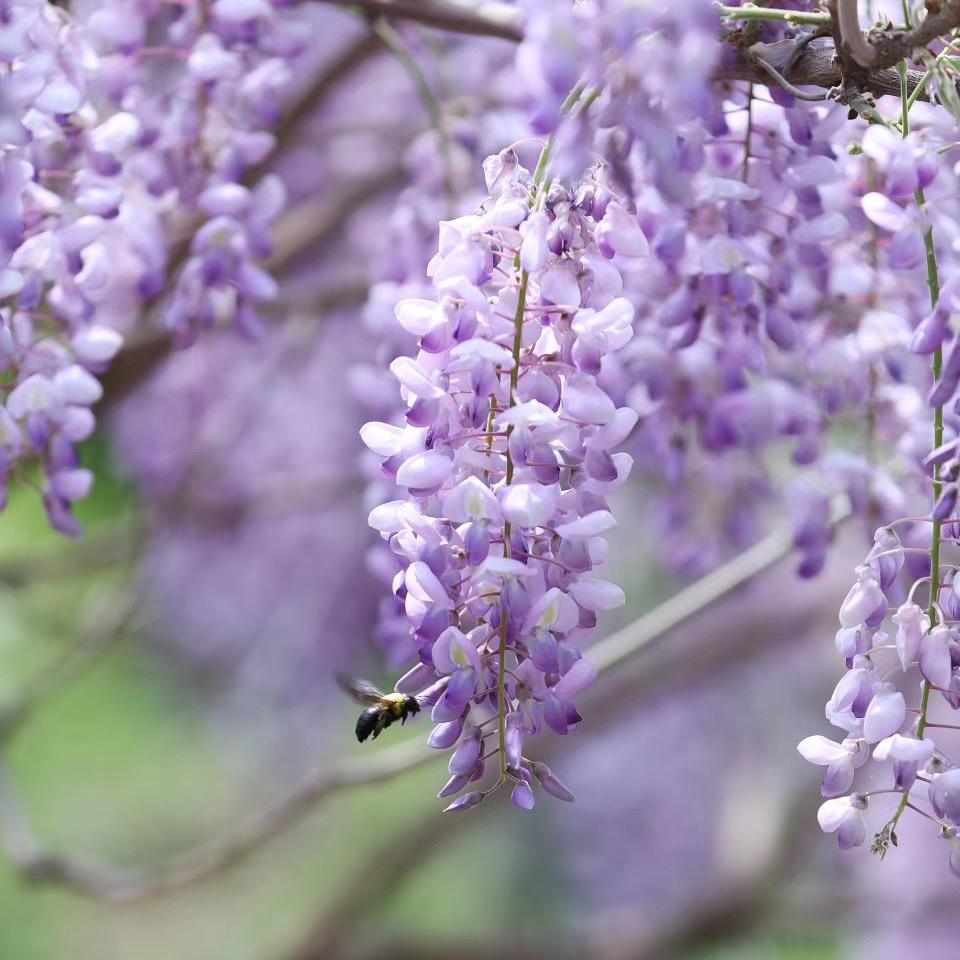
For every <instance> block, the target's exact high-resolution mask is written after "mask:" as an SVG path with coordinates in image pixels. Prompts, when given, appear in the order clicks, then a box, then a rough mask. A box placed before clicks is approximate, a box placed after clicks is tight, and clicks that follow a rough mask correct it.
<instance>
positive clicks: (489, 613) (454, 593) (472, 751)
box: [361, 149, 646, 809]
mask: <svg viewBox="0 0 960 960" xmlns="http://www.w3.org/2000/svg"><path fill="white" fill-rule="evenodd" d="M484 171H485V174H486V179H487V185H488V188H489V190H490V196H489V198H488V199H487V200H486V202H485V203H484V205H483V206H482V208H481V209H480V212H478V213H477V214H475V215H471V216H467V217H461V218H459V219H456V220H452V221H448V222H445V223H443V224H442V225H441V233H440V243H439V251H438V253H437V254H436V256H434V257H433V259H432V260H431V262H430V264H429V268H428V272H429V275H430V276H431V278H432V280H433V283H434V288H435V290H436V294H437V299H436V300H427V299H414V300H404V301H402V302H401V303H400V304H399V305H398V306H397V310H396V315H397V320H398V322H399V323H400V325H401V326H402V327H403V328H404V329H406V330H407V331H409V332H411V333H413V334H415V335H416V336H417V337H418V338H419V344H420V350H419V352H418V354H417V355H416V356H415V357H399V358H397V359H396V360H394V361H393V363H392V364H391V370H392V371H393V373H394V375H395V376H396V378H397V380H398V381H399V382H400V385H401V390H402V394H403V397H404V400H405V403H406V413H405V422H404V423H403V425H394V424H387V423H369V424H367V425H366V426H365V427H364V428H363V430H362V431H361V435H362V437H363V440H364V442H365V443H366V444H367V446H368V447H370V449H372V450H373V451H374V452H376V453H377V454H379V455H380V456H381V457H383V458H384V461H383V468H384V471H385V472H387V473H388V474H389V475H390V476H392V477H393V478H394V480H395V482H396V484H397V486H398V487H400V488H402V489H404V490H405V491H406V492H407V494H408V498H407V499H405V500H394V501H392V502H390V503H386V504H383V505H381V506H379V507H377V508H375V509H374V510H373V512H372V513H371V516H370V523H371V525H372V526H373V527H374V528H375V529H377V530H378V531H379V532H380V533H381V535H382V536H383V537H384V539H385V540H387V541H388V543H389V546H390V548H391V550H392V551H393V553H394V554H395V556H396V558H397V560H398V561H399V564H400V568H401V569H400V570H399V572H398V573H397V575H396V578H395V581H394V592H395V594H396V596H397V597H398V598H399V599H400V600H401V601H402V602H403V604H404V608H405V613H406V616H407V618H408V621H409V628H410V636H411V637H412V639H413V643H414V645H415V647H416V650H417V652H418V654H419V659H420V663H419V664H418V665H417V666H416V667H414V668H413V670H411V671H410V672H409V673H408V674H407V675H406V676H405V677H404V678H402V679H401V680H400V681H399V683H398V684H397V689H398V690H403V691H406V692H418V691H421V690H423V688H425V687H428V686H429V687H430V689H429V690H428V691H427V692H426V693H425V694H423V695H422V696H421V699H422V700H423V701H425V702H427V703H429V704H431V705H432V718H433V720H434V721H435V723H436V724H437V726H436V727H435V729H434V731H433V733H432V734H431V735H430V743H431V745H433V746H435V747H438V748H444V749H447V748H450V747H454V746H455V749H454V751H453V753H452V755H451V759H450V774H451V779H450V781H449V782H448V783H447V784H446V786H445V787H444V788H443V790H442V791H441V793H440V795H441V796H443V797H448V796H453V795H455V794H458V793H460V792H461V791H463V790H464V789H465V788H467V786H468V784H470V783H472V782H476V781H480V780H481V778H483V776H484V773H485V769H486V765H487V763H488V762H489V761H491V760H493V762H494V765H495V767H496V768H497V769H498V771H499V772H498V775H497V776H496V778H495V780H494V782H493V784H492V785H491V786H488V787H486V788H483V789H480V788H477V789H474V790H471V791H469V792H467V793H464V794H463V795H462V796H460V797H459V798H458V799H457V800H455V801H454V802H453V803H452V804H451V805H450V807H449V808H448V809H464V808H467V807H470V806H474V805H476V804H477V803H479V802H480V800H482V799H483V798H484V797H485V796H486V795H488V794H489V793H490V792H491V791H492V790H494V789H496V788H497V787H499V786H500V785H502V784H504V783H507V782H509V783H511V784H512V788H513V802H514V803H515V804H516V805H517V806H519V807H521V808H524V809H527V808H529V807H531V806H532V805H533V803H534V796H533V793H532V789H531V788H532V786H533V783H534V781H537V782H539V783H540V784H541V786H543V788H544V789H546V790H547V791H548V792H550V793H553V794H554V795H555V796H559V797H561V798H563V799H571V795H570V793H569V791H568V790H567V789H566V788H565V787H563V786H562V784H560V783H559V781H558V780H557V779H556V778H555V777H554V775H553V774H552V773H551V772H550V771H549V769H548V768H546V767H545V766H544V765H543V764H539V763H535V762H533V761H531V760H530V759H528V758H527V757H526V756H525V754H524V752H523V742H524V740H525V738H527V737H530V736H533V735H535V734H538V733H540V732H541V730H543V729H544V728H549V729H550V730H553V731H554V732H556V733H559V734H566V733H567V732H568V731H569V730H571V729H572V728H573V727H575V726H576V725H577V724H578V723H579V722H580V719H581V718H580V715H579V713H578V712H577V709H576V707H575V705H574V701H575V698H576V696H577V694H579V693H580V692H581V691H582V690H583V689H584V688H585V687H587V686H589V684H590V683H591V682H592V681H593V679H594V675H595V670H594V669H593V667H592V666H591V665H590V663H589V661H588V660H587V659H585V658H584V657H583V656H582V655H581V653H580V650H579V646H580V645H581V643H582V641H583V639H584V638H585V636H586V634H587V632H588V631H589V630H590V628H592V627H593V626H594V624H595V623H596V620H597V616H598V614H599V613H602V612H604V611H606V610H610V609H613V608H615V607H617V606H619V605H620V604H622V603H623V601H624V597H623V592H622V591H621V590H620V588H619V587H617V586H615V585H614V584H612V583H609V582H607V581H605V580H602V579H598V578H595V577H593V576H592V571H593V569H594V567H595V566H597V565H598V564H600V563H602V561H603V559H604V556H605V554H606V541H605V540H604V538H603V534H604V533H605V532H606V531H608V530H609V529H611V528H612V527H613V526H614V525H615V521H614V518H613V516H612V514H611V513H610V509H609V505H608V503H607V496H608V494H609V493H611V492H612V491H613V490H615V489H617V488H618V487H619V486H620V485H621V484H623V483H624V482H625V480H626V479H627V476H628V474H629V471H630V467H631V463H632V461H631V458H630V457H629V456H628V455H626V454H624V453H617V452H615V449H616V447H617V445H618V444H620V443H621V442H622V441H623V440H624V439H625V437H626V436H627V435H628V434H629V432H630V430H631V429H632V428H633V425H634V424H635V422H636V419H637V417H636V414H635V413H634V412H633V411H631V410H629V409H626V408H620V409H618V408H617V407H616V406H615V404H614V403H613V401H612V400H611V399H610V397H609V396H608V395H607V394H606V393H605V392H604V391H603V390H602V389H601V388H600V387H599V386H598V384H597V380H596V376H597V373H598V372H599V371H600V369H601V366H602V363H603V359H604V357H605V356H607V355H609V354H610V353H612V352H614V351H616V350H618V349H620V348H621V347H622V346H623V345H624V344H625V343H626V342H627V340H629V338H630V337H631V335H632V321H633V308H632V307H631V306H630V304H629V303H628V302H627V301H625V300H624V299H622V298H621V297H620V296H619V294H620V291H621V280H620V273H619V270H618V269H617V266H616V262H617V261H618V259H620V258H623V257H635V256H642V255H643V254H644V253H645V252H646V244H645V239H644V236H643V232H642V230H641V229H640V227H639V225H638V223H637V220H636V217H635V216H634V215H633V214H631V213H630V212H629V211H628V210H627V209H626V208H624V207H622V206H620V205H618V204H617V203H616V202H615V201H613V200H610V199H607V200H602V201H597V200H596V190H595V187H596V185H597V182H598V181H597V178H596V177H595V176H591V177H588V178H587V180H586V181H585V183H584V184H583V185H582V186H581V188H580V189H579V190H575V191H573V192H571V191H568V190H567V189H566V188H565V187H564V186H563V185H561V184H560V183H559V182H555V183H553V184H551V185H549V186H541V185H540V184H539V183H536V182H535V181H534V179H533V178H532V177H531V175H530V173H529V172H528V171H527V170H526V169H524V168H523V167H522V166H521V165H520V164H519V162H518V159H517V156H516V154H515V153H514V151H513V150H509V149H508V150H505V151H503V152H502V153H501V154H499V155H497V156H494V157H490V158H488V160H487V161H486V163H485V164H484Z"/></svg>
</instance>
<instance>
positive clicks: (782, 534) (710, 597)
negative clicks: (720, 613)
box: [588, 502, 850, 672]
mask: <svg viewBox="0 0 960 960" xmlns="http://www.w3.org/2000/svg"><path fill="white" fill-rule="evenodd" d="M849 515H850V508H849V506H848V505H847V504H846V503H845V502H838V503H837V504H836V505H835V506H834V511H833V524H834V525H836V524H839V523H841V522H842V521H843V520H844V519H846V518H847V517H848V516H849ZM792 550H793V534H792V533H791V531H790V530H786V529H784V530H780V531H777V532H775V533H772V534H771V535H770V536H768V537H767V538H766V539H765V540H761V541H760V542H759V543H758V544H756V545H755V546H753V547H750V548H749V549H748V550H745V551H744V552H743V553H741V554H739V555H738V556H736V557H734V558H733V559H732V560H730V561H729V562H727V563H725V564H723V566H721V567H718V568H717V569H716V570H713V571H711V572H710V573H708V574H707V575H706V576H704V577H701V578H700V579H699V580H697V581H696V582H695V583H691V584H690V586H688V587H685V588H684V589H683V590H681V591H680V592H679V593H675V594H674V595H673V596H672V597H671V598H670V599H669V600H667V601H666V603H662V604H660V606H658V607H654V608H653V610H651V611H650V612H649V613H646V614H644V615H643V616H642V617H638V618H637V619H636V620H634V621H633V623H631V624H629V625H628V626H626V627H624V628H623V629H622V630H619V631H618V632H617V633H614V634H611V635H610V636H609V637H606V638H605V639H604V640H601V641H600V642H599V643H597V644H595V645H594V646H593V647H591V648H590V650H589V652H588V656H589V657H590V659H591V660H592V661H593V662H594V663H595V664H596V666H597V670H598V671H604V672H605V671H608V670H612V669H614V668H615V667H617V666H619V665H620V664H621V663H623V661H624V660H627V659H628V658H630V657H632V656H634V654H636V653H638V652H639V651H640V650H643V649H645V648H647V647H650V646H652V645H653V644H655V643H656V642H657V641H658V640H662V639H663V638H664V637H665V636H666V634H667V633H668V631H670V630H672V629H673V628H674V627H676V626H679V625H680V624H681V623H683V621H685V620H688V619H689V618H690V617H692V616H693V615H694V614H696V613H699V612H700V611H701V610H703V609H704V608H705V607H707V606H709V605H710V604H712V603H713V602H714V601H716V600H719V599H720V598H721V597H723V596H725V595H726V594H728V593H731V592H732V591H734V590H736V589H737V587H739V586H742V585H743V584H745V583H746V582H747V581H748V580H750V579H752V578H753V577H755V576H756V575H757V574H758V573H761V572H762V571H764V570H766V569H768V568H769V567H771V566H773V564H775V563H776V562H777V561H778V560H782V559H783V558H784V557H786V556H787V555H788V554H790V552H791V551H792Z"/></svg>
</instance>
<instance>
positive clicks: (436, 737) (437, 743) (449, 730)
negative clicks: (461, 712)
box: [427, 717, 463, 750]
mask: <svg viewBox="0 0 960 960" xmlns="http://www.w3.org/2000/svg"><path fill="white" fill-rule="evenodd" d="M462 731H463V719H462V718H461V717H458V718H457V719H456V720H450V721H449V722H447V723H438V724H437V725H436V726H435V727H434V728H433V730H431V731H430V736H429V737H428V738H427V746H430V747H434V748H435V749H437V750H446V749H447V748H448V747H452V746H453V745H454V744H455V743H456V742H457V741H458V740H459V739H460V734H461V733H462Z"/></svg>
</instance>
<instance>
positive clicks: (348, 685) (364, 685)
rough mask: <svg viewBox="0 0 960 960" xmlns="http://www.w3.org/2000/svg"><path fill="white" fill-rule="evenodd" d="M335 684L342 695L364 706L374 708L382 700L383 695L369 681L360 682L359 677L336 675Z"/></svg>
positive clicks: (347, 674)
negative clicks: (341, 691) (344, 694)
mask: <svg viewBox="0 0 960 960" xmlns="http://www.w3.org/2000/svg"><path fill="white" fill-rule="evenodd" d="M337 683H338V684H339V685H340V689H341V690H343V692H344V693H346V694H347V695H348V696H350V697H352V698H353V699H354V700H356V701H357V703H362V704H364V705H365V706H368V707H374V706H376V705H377V704H379V703H380V701H381V700H383V693H381V692H380V691H379V690H378V689H377V688H376V687H375V686H374V685H373V684H372V683H370V681H369V680H361V679H360V677H354V676H351V675H350V674H349V673H338V674H337Z"/></svg>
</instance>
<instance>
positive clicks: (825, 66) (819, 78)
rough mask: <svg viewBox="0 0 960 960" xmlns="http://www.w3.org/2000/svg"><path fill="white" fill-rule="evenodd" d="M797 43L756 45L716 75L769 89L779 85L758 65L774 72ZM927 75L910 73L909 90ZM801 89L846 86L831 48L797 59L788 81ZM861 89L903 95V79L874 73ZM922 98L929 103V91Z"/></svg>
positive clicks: (810, 48) (738, 53)
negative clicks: (759, 59) (769, 68)
mask: <svg viewBox="0 0 960 960" xmlns="http://www.w3.org/2000/svg"><path fill="white" fill-rule="evenodd" d="M795 43H796V41H792V40H782V41H780V42H779V43H756V44H754V45H753V46H752V47H750V48H749V50H741V49H738V50H736V51H735V52H734V55H733V58H732V60H731V61H729V62H728V63H726V64H724V66H723V68H722V69H721V70H719V71H718V72H717V79H718V80H747V81H749V82H750V83H760V84H763V85H765V86H768V87H771V86H773V87H776V86H779V84H778V83H776V81H774V80H773V79H772V78H771V76H770V75H769V74H768V73H767V72H766V71H765V70H764V69H763V67H762V66H761V65H760V63H759V62H758V58H762V59H763V60H765V61H766V62H767V63H769V64H770V65H771V66H773V67H774V68H775V69H778V70H779V69H780V68H781V65H782V64H783V63H784V62H786V61H787V59H788V57H789V55H790V52H791V51H792V50H793V48H794V46H795ZM923 77H924V74H923V73H921V72H920V71H918V70H911V71H909V72H908V74H907V89H908V90H909V91H910V92H911V93H912V92H913V91H914V90H915V89H916V87H917V86H918V85H919V84H920V82H921V80H922V79H923ZM787 79H789V81H790V82H791V83H792V84H794V85H795V86H798V87H806V86H811V87H821V88H824V89H831V88H834V87H839V86H840V85H841V84H842V83H843V79H844V77H843V73H842V72H841V70H840V66H839V64H838V63H837V60H836V51H835V49H834V48H833V47H832V46H818V47H814V46H812V45H810V46H808V47H807V48H806V50H804V51H803V53H802V54H801V55H800V57H799V58H798V59H797V62H796V63H795V64H794V66H793V69H792V70H791V71H790V75H789V77H788V78H787ZM857 85H858V86H859V87H860V88H861V89H862V90H864V91H865V92H867V93H871V94H873V95H874V96H875V97H884V96H892V97H899V96H900V77H899V74H898V73H897V71H896V70H894V69H889V70H887V69H884V70H871V71H867V72H865V73H864V75H863V77H862V78H858V84H857ZM919 99H921V100H929V99H930V98H929V95H928V94H927V92H926V90H924V91H923V92H921V94H920V96H919Z"/></svg>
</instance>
